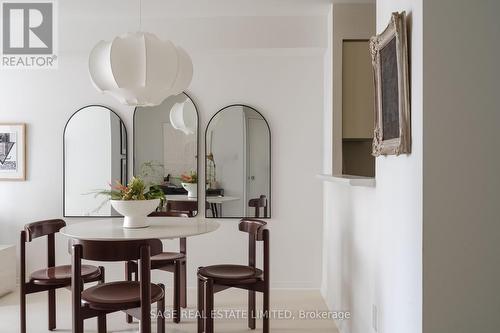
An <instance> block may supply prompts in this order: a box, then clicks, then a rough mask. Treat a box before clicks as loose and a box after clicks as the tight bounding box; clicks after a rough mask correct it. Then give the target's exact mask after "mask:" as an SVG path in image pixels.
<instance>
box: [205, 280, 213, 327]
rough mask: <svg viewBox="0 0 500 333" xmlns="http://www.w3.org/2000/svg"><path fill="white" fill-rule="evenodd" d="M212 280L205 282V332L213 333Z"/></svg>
mask: <svg viewBox="0 0 500 333" xmlns="http://www.w3.org/2000/svg"><path fill="white" fill-rule="evenodd" d="M213 311H214V281H213V280H212V279H208V280H207V281H206V282H205V333H214V318H213Z"/></svg>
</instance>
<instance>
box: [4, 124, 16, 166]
mask: <svg viewBox="0 0 500 333" xmlns="http://www.w3.org/2000/svg"><path fill="white" fill-rule="evenodd" d="M14 145H15V140H14V135H12V134H11V133H0V170H16V161H15V160H13V159H11V158H10V157H11V152H12V148H13V147H14Z"/></svg>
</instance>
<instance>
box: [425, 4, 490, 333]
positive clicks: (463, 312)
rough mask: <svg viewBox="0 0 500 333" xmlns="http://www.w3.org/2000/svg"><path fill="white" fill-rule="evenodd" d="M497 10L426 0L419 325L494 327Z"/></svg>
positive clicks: (455, 329)
mask: <svg viewBox="0 0 500 333" xmlns="http://www.w3.org/2000/svg"><path fill="white" fill-rule="evenodd" d="M499 13H500V2H499V1H489V0H479V1H470V0H440V1H425V3H424V110H425V112H424V141H423V142H424V187H423V191H424V195H423V197H424V205H423V206H424V226H423V244H424V255H423V266H424V267H423V273H424V275H423V299H424V302H423V332H424V333H465V332H467V333H469V332H476V333H483V332H484V333H491V332H498V331H500V259H499V258H500V221H499V216H500V177H499V174H498V173H499V170H500V158H499V154H498V152H499V150H500V148H499V147H500V135H499V133H500V110H499V96H500V82H499V78H500V66H499V60H500V45H499V43H498V38H499V36H500V20H499V18H498V14H499Z"/></svg>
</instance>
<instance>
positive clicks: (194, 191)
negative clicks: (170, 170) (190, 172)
mask: <svg viewBox="0 0 500 333" xmlns="http://www.w3.org/2000/svg"><path fill="white" fill-rule="evenodd" d="M181 185H182V187H184V189H185V190H186V191H188V198H196V197H197V196H198V184H197V183H181Z"/></svg>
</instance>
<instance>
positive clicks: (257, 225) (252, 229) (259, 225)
mask: <svg viewBox="0 0 500 333" xmlns="http://www.w3.org/2000/svg"><path fill="white" fill-rule="evenodd" d="M266 225H267V222H265V221H262V220H256V219H242V220H241V221H240V224H239V229H240V231H243V232H246V233H248V234H250V237H252V238H254V239H255V240H258V241H263V240H264V238H263V232H264V230H265V229H266Z"/></svg>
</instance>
